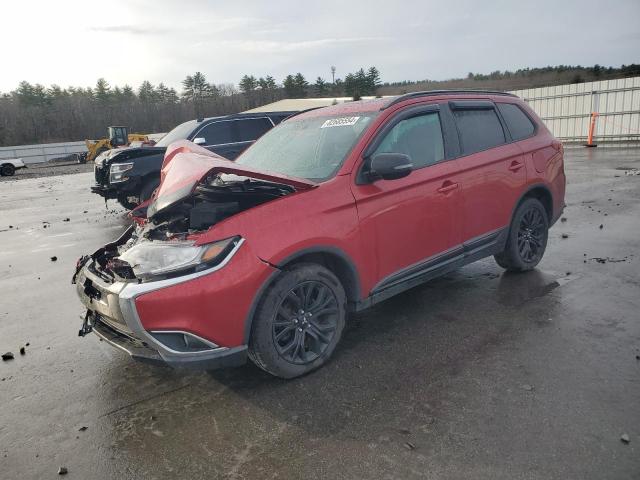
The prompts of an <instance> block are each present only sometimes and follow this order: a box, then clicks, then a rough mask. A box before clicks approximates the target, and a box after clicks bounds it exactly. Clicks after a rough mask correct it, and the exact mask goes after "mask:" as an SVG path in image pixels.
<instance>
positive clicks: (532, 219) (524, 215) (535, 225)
mask: <svg viewBox="0 0 640 480" xmlns="http://www.w3.org/2000/svg"><path fill="white" fill-rule="evenodd" d="M548 237H549V219H548V218H547V212H546V210H545V209H544V206H543V205H542V203H540V201H539V200H538V199H536V198H527V199H526V200H524V201H523V202H522V203H521V204H520V206H518V208H517V210H516V213H515V214H514V216H513V220H512V221H511V225H510V226H509V237H508V238H507V243H506V245H505V249H504V250H503V251H502V252H500V253H498V254H496V255H495V256H494V258H495V260H496V263H497V264H498V265H500V266H501V267H502V268H504V269H506V270H508V271H510V272H525V271H527V270H531V269H533V268H535V267H536V265H538V263H540V260H542V257H543V255H544V252H545V250H546V248H547V239H548Z"/></svg>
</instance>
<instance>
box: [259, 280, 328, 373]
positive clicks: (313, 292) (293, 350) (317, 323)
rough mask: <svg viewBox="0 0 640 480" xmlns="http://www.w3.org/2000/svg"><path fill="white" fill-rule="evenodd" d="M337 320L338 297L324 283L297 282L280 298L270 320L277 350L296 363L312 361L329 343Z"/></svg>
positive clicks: (283, 356) (301, 363)
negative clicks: (297, 283)
mask: <svg viewBox="0 0 640 480" xmlns="http://www.w3.org/2000/svg"><path fill="white" fill-rule="evenodd" d="M338 321H339V309H338V300H337V298H336V296H335V294H334V293H333V291H332V290H331V289H330V288H329V287H328V286H327V285H326V284H324V283H323V282H320V281H307V282H304V283H301V284H299V285H297V286H296V287H294V288H293V289H291V290H290V291H289V292H288V293H287V295H286V296H285V297H284V298H283V299H282V302H281V303H280V306H279V307H278V309H277V311H276V317H275V319H274V321H273V323H272V334H273V342H274V345H275V347H276V350H277V352H278V354H279V355H280V356H281V357H282V358H283V359H285V360H286V361H288V362H290V363H293V364H296V365H304V364H309V363H311V362H313V361H315V360H316V359H317V358H319V357H320V356H321V355H322V354H323V353H324V352H325V351H326V350H327V348H328V347H329V345H330V344H331V342H332V340H333V337H334V335H335V333H336V329H337V328H338Z"/></svg>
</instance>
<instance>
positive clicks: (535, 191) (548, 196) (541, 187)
mask: <svg viewBox="0 0 640 480" xmlns="http://www.w3.org/2000/svg"><path fill="white" fill-rule="evenodd" d="M528 198H535V199H536V200H538V201H539V202H540V203H542V206H543V207H544V209H545V212H546V214H547V221H548V222H549V227H551V224H552V222H553V219H554V211H553V194H552V193H551V190H550V189H549V187H547V186H546V185H545V184H543V183H536V184H533V185H530V186H529V188H528V189H527V190H526V191H525V192H524V193H523V194H522V195H521V196H520V198H519V199H518V202H517V203H516V205H515V207H514V208H513V211H512V212H511V218H512V219H513V216H514V215H515V213H516V210H518V207H519V206H520V205H521V204H522V202H524V201H525V200H526V199H528Z"/></svg>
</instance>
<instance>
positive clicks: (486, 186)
mask: <svg viewBox="0 0 640 480" xmlns="http://www.w3.org/2000/svg"><path fill="white" fill-rule="evenodd" d="M456 161H457V162H458V164H459V166H460V170H459V176H460V182H461V184H462V197H463V209H462V212H463V216H464V221H463V222H462V223H463V226H462V237H463V239H464V241H468V240H471V239H473V238H476V237H480V236H482V235H484V234H487V233H489V232H492V231H495V230H497V229H499V228H503V227H505V226H506V225H508V224H509V222H510V221H511V215H512V213H513V208H514V206H515V205H516V203H517V202H518V199H519V198H520V196H521V195H522V193H523V188H524V186H525V184H526V180H527V172H526V166H525V162H524V158H523V155H522V150H521V149H520V148H519V147H518V145H517V144H513V143H510V144H506V145H502V146H500V147H497V148H492V149H489V150H485V151H483V152H478V153H474V154H473V155H467V156H464V157H460V158H458V159H457V160H456ZM518 167H519V168H518ZM510 168H511V169H513V170H510ZM516 169H517V170H516Z"/></svg>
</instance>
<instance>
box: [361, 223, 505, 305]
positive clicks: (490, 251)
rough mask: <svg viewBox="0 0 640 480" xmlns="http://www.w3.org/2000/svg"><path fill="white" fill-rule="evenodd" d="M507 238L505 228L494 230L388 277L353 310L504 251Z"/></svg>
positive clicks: (373, 303)
mask: <svg viewBox="0 0 640 480" xmlns="http://www.w3.org/2000/svg"><path fill="white" fill-rule="evenodd" d="M508 234H509V228H508V227H505V228H501V229H499V230H495V231H493V232H491V233H488V234H486V235H482V236H480V237H476V238H474V239H472V240H469V241H468V242H465V243H463V244H462V245H460V246H458V247H455V248H453V249H451V250H448V251H447V252H444V253H442V254H439V255H436V256H434V257H430V258H428V259H426V260H424V261H422V262H420V263H417V264H415V265H412V266H410V267H407V268H404V269H402V270H400V271H399V272H396V273H394V274H392V275H389V276H388V277H386V278H384V279H383V280H382V281H380V283H378V285H376V286H375V287H374V288H373V290H372V291H371V294H370V295H369V296H368V297H367V298H365V299H363V300H360V301H359V302H358V303H357V304H356V305H355V306H354V307H355V308H354V310H355V311H360V310H364V309H366V308H368V307H370V306H372V305H375V304H376V303H378V302H382V301H383V300H386V299H388V298H390V297H393V296H394V295H397V294H398V293H401V292H404V291H405V290H409V289H410V288H413V287H416V286H418V285H421V284H423V283H425V282H428V281H429V280H433V279H434V278H437V277H440V276H442V275H445V274H446V273H449V272H451V271H453V270H457V269H458V268H461V267H463V266H465V265H468V264H470V263H473V262H476V261H478V260H481V259H483V258H485V257H489V256H491V255H495V254H496V253H499V252H501V251H503V250H504V247H505V244H506V242H507V237H508Z"/></svg>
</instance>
